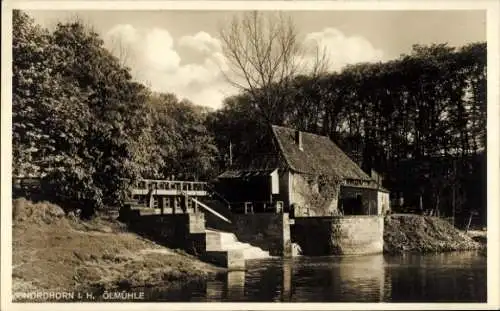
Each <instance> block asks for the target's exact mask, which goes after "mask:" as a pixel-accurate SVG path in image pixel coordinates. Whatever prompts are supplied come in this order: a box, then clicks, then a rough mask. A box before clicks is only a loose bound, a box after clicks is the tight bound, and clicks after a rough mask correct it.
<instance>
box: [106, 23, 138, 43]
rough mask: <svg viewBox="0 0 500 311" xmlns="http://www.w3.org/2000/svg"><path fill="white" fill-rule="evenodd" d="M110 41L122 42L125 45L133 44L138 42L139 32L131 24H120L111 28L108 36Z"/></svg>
mask: <svg viewBox="0 0 500 311" xmlns="http://www.w3.org/2000/svg"><path fill="white" fill-rule="evenodd" d="M106 37H107V39H108V40H110V41H111V40H122V41H123V42H125V43H133V42H135V41H137V38H138V32H137V29H135V28H134V26H132V25H130V24H118V25H116V26H115V27H113V28H111V30H109V31H108V33H107V34H106Z"/></svg>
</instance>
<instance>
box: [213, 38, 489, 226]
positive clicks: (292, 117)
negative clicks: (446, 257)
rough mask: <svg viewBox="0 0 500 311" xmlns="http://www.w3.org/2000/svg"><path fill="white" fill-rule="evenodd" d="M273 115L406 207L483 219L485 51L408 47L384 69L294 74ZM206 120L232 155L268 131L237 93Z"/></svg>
mask: <svg viewBox="0 0 500 311" xmlns="http://www.w3.org/2000/svg"><path fill="white" fill-rule="evenodd" d="M272 87H273V86H272V85H271V86H270V87H269V88H271V89H272ZM265 102H266V101H265V99H262V101H261V105H262V104H265ZM280 107H281V108H280V110H279V111H274V112H273V114H272V115H273V116H276V117H275V119H274V120H271V123H276V124H280V125H286V126H290V127H295V128H298V129H301V130H304V131H308V132H313V133H318V134H321V135H327V136H329V137H330V138H331V139H332V140H333V141H335V142H336V143H337V144H338V145H339V146H341V147H342V148H343V149H344V150H345V151H347V152H348V154H350V155H351V157H352V158H353V159H355V161H357V162H358V163H359V164H360V165H361V166H362V167H363V168H364V169H365V170H366V171H368V172H369V171H370V170H371V169H375V170H376V171H377V172H379V173H381V174H382V176H384V178H385V182H384V184H385V186H386V187H388V188H389V189H390V190H391V191H392V193H393V196H395V197H398V196H400V195H401V194H403V195H404V197H405V199H406V201H407V204H409V205H418V204H419V202H418V201H419V198H420V196H422V198H423V201H424V208H426V209H434V210H435V212H437V213H440V214H442V215H451V214H453V210H455V212H456V213H457V214H460V213H461V212H462V214H467V213H468V212H469V211H470V210H471V209H473V208H477V209H479V210H480V212H481V213H482V215H483V216H485V211H486V199H485V191H486V190H485V189H486V174H485V152H486V44H485V43H475V44H470V45H467V46H464V47H461V48H453V47H449V46H447V45H446V44H436V45H431V46H419V45H415V46H414V47H413V51H412V52H411V53H410V54H409V55H402V56H401V57H400V58H399V59H396V60H393V61H389V62H384V63H367V64H357V65H351V66H348V67H346V68H345V69H344V70H342V71H341V72H339V73H328V74H321V75H318V76H296V77H295V78H294V79H293V82H292V85H291V86H290V87H289V88H288V91H287V96H286V98H285V102H284V103H283V105H281V106H280ZM211 117H212V119H211V123H210V124H211V126H210V128H211V129H212V130H213V131H214V133H215V137H216V140H217V142H218V145H219V148H220V150H221V151H224V150H226V152H227V146H228V145H229V140H231V142H232V143H233V144H235V147H234V148H233V149H234V153H235V155H236V156H237V155H238V153H240V154H244V153H248V152H252V150H253V149H254V148H256V147H257V148H258V145H257V146H256V145H255V143H256V142H258V140H259V134H258V133H262V132H263V131H264V129H265V128H266V126H267V123H268V122H266V121H267V120H264V119H263V118H260V117H259V114H258V113H257V111H255V109H253V108H252V105H250V103H249V96H247V95H245V94H243V95H239V96H236V97H233V98H229V99H227V100H226V102H225V105H224V107H223V109H222V110H220V111H217V112H215V113H214V114H213V115H212V116H211ZM250 128H255V129H257V130H250Z"/></svg>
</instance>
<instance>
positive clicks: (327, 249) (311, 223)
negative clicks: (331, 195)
mask: <svg viewBox="0 0 500 311" xmlns="http://www.w3.org/2000/svg"><path fill="white" fill-rule="evenodd" d="M383 236H384V219H383V217H380V216H344V217H303V218H302V217H301V218H296V219H295V225H293V226H292V242H295V243H298V244H299V245H300V247H301V249H302V252H303V254H304V255H312V256H313V255H361V254H374V253H381V252H383V247H384V240H383Z"/></svg>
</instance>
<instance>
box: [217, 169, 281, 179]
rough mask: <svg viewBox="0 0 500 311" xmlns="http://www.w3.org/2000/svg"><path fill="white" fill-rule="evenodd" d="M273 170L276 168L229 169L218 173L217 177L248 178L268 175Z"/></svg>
mask: <svg viewBox="0 0 500 311" xmlns="http://www.w3.org/2000/svg"><path fill="white" fill-rule="evenodd" d="M275 170H276V169H269V170H243V169H233V170H231V169H230V170H227V171H225V172H224V173H222V174H221V175H219V178H249V177H256V176H269V175H271V173H272V172H274V171H275Z"/></svg>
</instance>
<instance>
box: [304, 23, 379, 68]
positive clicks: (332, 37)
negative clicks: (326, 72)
mask: <svg viewBox="0 0 500 311" xmlns="http://www.w3.org/2000/svg"><path fill="white" fill-rule="evenodd" d="M304 45H305V46H306V48H307V51H308V56H307V58H308V60H307V61H309V62H310V61H312V60H313V59H314V56H315V53H316V47H318V48H319V51H320V52H322V51H326V54H327V56H328V60H329V64H330V68H329V69H330V70H339V69H341V68H342V67H344V66H345V65H348V64H355V63H359V62H374V61H379V60H381V59H382V57H383V55H384V53H383V51H382V50H380V49H376V48H375V47H374V46H373V45H372V44H371V43H370V41H368V40H367V39H366V38H364V37H361V36H350V37H348V36H346V35H345V34H344V33H342V32H341V31H340V30H338V29H335V28H325V29H323V30H322V31H320V32H312V33H309V34H308V35H307V36H306V38H305V40H304Z"/></svg>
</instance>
